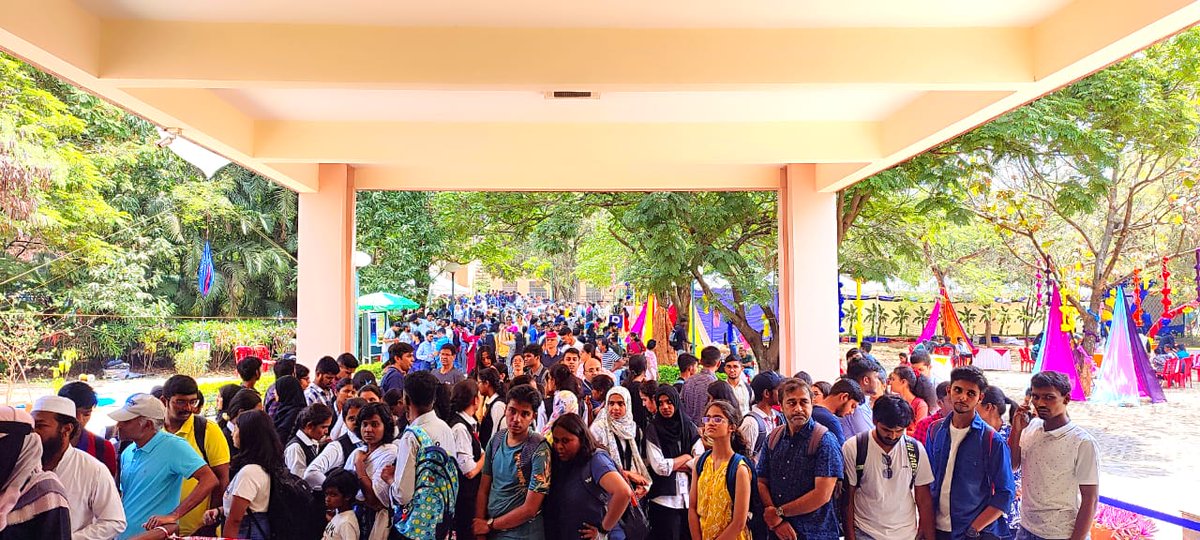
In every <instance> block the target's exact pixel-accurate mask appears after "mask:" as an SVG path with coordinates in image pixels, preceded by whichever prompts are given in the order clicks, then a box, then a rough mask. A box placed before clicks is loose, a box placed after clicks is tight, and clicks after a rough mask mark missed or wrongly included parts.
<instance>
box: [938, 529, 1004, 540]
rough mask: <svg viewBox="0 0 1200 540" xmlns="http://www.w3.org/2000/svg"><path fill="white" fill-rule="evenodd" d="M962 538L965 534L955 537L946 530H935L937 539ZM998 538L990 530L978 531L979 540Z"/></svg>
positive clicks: (994, 539)
mask: <svg viewBox="0 0 1200 540" xmlns="http://www.w3.org/2000/svg"><path fill="white" fill-rule="evenodd" d="M964 538H966V536H958V537H956V536H954V535H952V534H950V533H948V532H946V531H938V532H937V540H963V539H964ZM999 539H1000V537H999V536H996V535H994V534H992V533H990V532H980V533H979V540H999Z"/></svg>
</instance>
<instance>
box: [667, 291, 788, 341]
mask: <svg viewBox="0 0 1200 540" xmlns="http://www.w3.org/2000/svg"><path fill="white" fill-rule="evenodd" d="M712 292H713V296H715V297H716V300H717V301H718V302H721V303H722V304H725V307H727V308H729V309H730V310H731V311H734V310H736V306H737V304H736V303H735V302H734V301H733V292H732V291H730V290H729V289H728V288H725V287H721V288H714V289H712ZM698 303H699V304H701V305H702V308H703V309H699V310H697V309H696V308H695V307H694V306H696V304H698ZM692 306H693V308H692V312H693V313H694V314H696V315H698V316H699V321H700V324H701V326H702V327H703V328H704V329H705V333H706V334H708V335H709V336H711V339H712V340H713V341H714V342H715V343H722V344H725V345H729V344H736V345H737V346H738V347H739V348H740V349H741V350H748V349H749V348H750V344H749V342H747V341H746V338H745V337H744V336H742V333H741V332H739V331H738V329H737V328H736V327H734V326H733V323H732V322H730V321H729V319H728V318H727V317H724V316H723V315H721V310H719V309H717V306H715V305H713V304H711V303H708V302H706V301H705V300H704V292H703V291H700V290H697V291H694V292H693V296H692ZM745 308H746V322H747V323H749V324H750V327H751V328H753V329H754V330H755V331H758V332H763V337H764V338H766V339H770V338H771V328H770V325H768V324H767V317H766V314H765V313H764V312H763V309H762V306H760V305H758V304H754V303H746V305H745ZM771 310H772V311H773V312H775V313H779V297H778V296H774V297H773V298H772V299H771ZM688 324H689V325H690V324H691V321H689V322H688Z"/></svg>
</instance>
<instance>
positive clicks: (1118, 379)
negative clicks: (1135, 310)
mask: <svg viewBox="0 0 1200 540" xmlns="http://www.w3.org/2000/svg"><path fill="white" fill-rule="evenodd" d="M1113 294H1114V295H1115V296H1116V298H1115V301H1114V302H1113V318H1112V327H1111V328H1110V329H1109V332H1108V344H1107V346H1106V347H1105V350H1104V363H1103V364H1101V365H1100V371H1099V372H1097V373H1096V383H1095V388H1094V390H1093V391H1092V401H1096V402H1100V403H1110V404H1116V405H1137V404H1138V403H1139V402H1140V398H1142V397H1148V398H1150V402H1151V403H1162V402H1165V401H1166V400H1167V398H1166V396H1164V395H1163V390H1162V386H1161V385H1160V384H1159V383H1158V379H1157V378H1155V376H1154V368H1152V367H1151V366H1150V357H1149V356H1148V355H1147V354H1146V347H1145V346H1144V345H1143V344H1142V340H1141V338H1140V337H1139V336H1138V335H1137V333H1136V332H1134V330H1133V329H1134V328H1137V326H1135V325H1134V323H1133V314H1132V313H1131V312H1130V311H1129V305H1128V301H1127V300H1126V298H1125V287H1124V286H1118V287H1117V289H1116V291H1115V292H1114V293H1113Z"/></svg>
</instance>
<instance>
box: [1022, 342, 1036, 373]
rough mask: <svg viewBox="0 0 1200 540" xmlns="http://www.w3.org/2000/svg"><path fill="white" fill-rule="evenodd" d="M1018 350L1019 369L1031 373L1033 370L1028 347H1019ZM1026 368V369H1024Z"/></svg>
mask: <svg viewBox="0 0 1200 540" xmlns="http://www.w3.org/2000/svg"><path fill="white" fill-rule="evenodd" d="M1018 351H1019V353H1020V355H1021V371H1028V372H1031V373H1032V372H1033V358H1031V357H1030V355H1029V349H1026V348H1021V349H1018ZM1026 368H1028V369H1026Z"/></svg>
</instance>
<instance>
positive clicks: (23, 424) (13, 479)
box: [0, 406, 71, 540]
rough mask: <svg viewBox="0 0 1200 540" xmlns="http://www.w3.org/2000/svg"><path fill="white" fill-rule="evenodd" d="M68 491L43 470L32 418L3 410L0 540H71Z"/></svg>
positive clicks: (0, 425) (0, 419) (0, 409)
mask: <svg viewBox="0 0 1200 540" xmlns="http://www.w3.org/2000/svg"><path fill="white" fill-rule="evenodd" d="M70 538H71V515H70V506H69V505H68V504H67V497H66V490H64V489H63V486H62V484H61V483H59V481H58V477H57V476H55V475H54V473H52V472H45V471H43V470H42V440H41V438H39V437H38V435H37V433H34V432H33V417H31V416H29V413H27V412H25V411H19V410H17V409H14V408H12V407H8V406H0V540H25V539H30V540H33V539H37V540H60V539H61V540H70Z"/></svg>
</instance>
